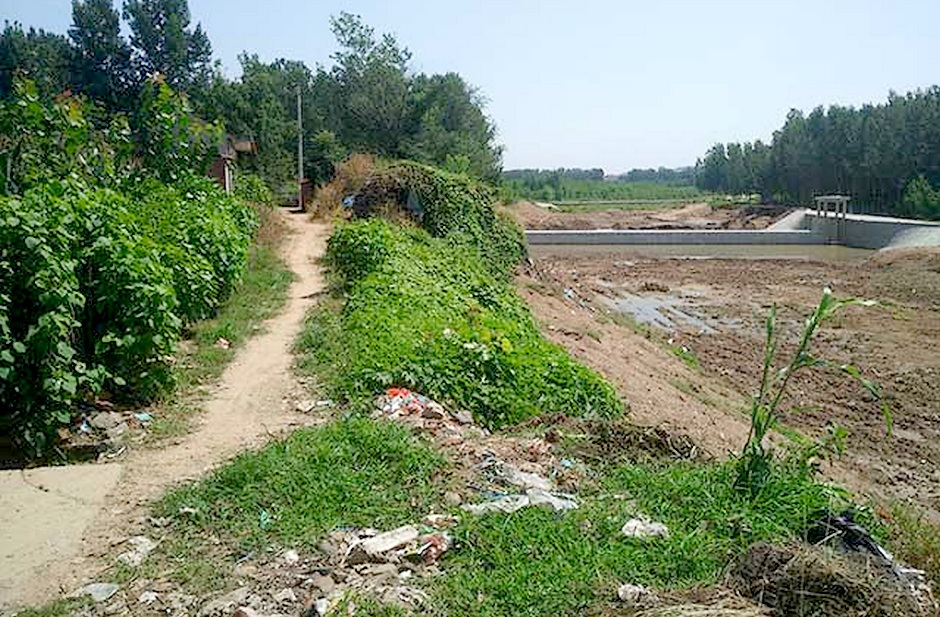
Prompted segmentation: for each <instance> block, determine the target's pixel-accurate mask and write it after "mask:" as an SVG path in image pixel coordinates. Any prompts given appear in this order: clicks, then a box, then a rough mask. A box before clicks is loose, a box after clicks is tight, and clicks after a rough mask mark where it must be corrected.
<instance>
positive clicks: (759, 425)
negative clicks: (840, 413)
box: [735, 287, 892, 493]
mask: <svg viewBox="0 0 940 617" xmlns="http://www.w3.org/2000/svg"><path fill="white" fill-rule="evenodd" d="M873 304H874V302H872V301H870V300H860V299H858V298H846V299H836V298H835V297H834V296H833V295H832V291H831V290H830V289H829V288H828V287H827V288H825V289H824V290H823V295H822V299H821V300H820V301H819V304H818V305H817V307H816V309H815V310H814V311H813V313H812V314H811V315H810V316H809V317H808V318H807V319H806V322H805V324H804V326H803V333H802V335H801V337H800V341H799V343H798V345H797V347H796V350H795V352H794V353H793V357H792V358H791V359H790V361H789V363H787V365H786V366H784V367H782V368H780V369H779V370H774V366H775V360H776V356H777V346H778V343H779V336H778V332H777V308H776V306H774V307H772V308H771V310H770V313H769V314H768V316H767V320H766V322H765V331H766V339H765V344H764V362H763V371H762V374H761V381H760V389H759V390H758V392H757V394H756V395H755V396H754V397H753V400H752V402H751V426H750V431H749V433H748V438H747V443H746V444H745V445H744V449H743V450H742V452H741V456H740V457H739V458H738V461H737V477H736V479H735V485H736V486H737V487H738V488H741V489H747V490H750V491H751V492H752V493H757V492H759V491H760V490H761V488H762V487H763V486H764V485H765V484H766V482H767V478H768V477H769V476H770V473H771V466H772V464H773V453H772V450H771V449H770V447H769V446H768V445H767V444H766V443H765V441H766V439H765V438H766V436H767V434H768V433H769V432H770V430H771V429H773V428H774V426H775V425H776V424H777V422H778V421H779V418H780V403H781V401H782V399H783V396H784V394H785V393H786V391H787V386H788V385H789V384H790V380H791V379H792V378H793V375H794V374H796V373H797V372H800V371H802V370H804V369H814V368H815V369H818V368H835V369H837V370H839V371H841V372H842V373H844V374H846V375H848V376H849V377H851V378H853V379H855V380H856V381H858V382H859V383H860V384H861V385H862V386H863V387H864V388H865V389H866V390H868V392H869V393H870V394H871V395H872V396H874V397H875V398H876V399H879V400H881V401H882V412H883V413H884V418H885V425H886V428H887V431H888V433H890V432H891V428H892V415H891V409H890V408H889V407H888V404H887V402H886V401H884V400H883V399H882V397H881V390H880V388H879V387H878V386H877V385H876V384H875V383H873V382H871V381H870V380H868V379H867V378H865V377H864V376H863V375H862V373H861V371H860V370H859V369H858V368H857V367H856V366H853V365H851V364H839V363H833V362H832V361H829V360H824V359H821V358H817V357H816V356H814V355H813V354H812V353H810V347H811V343H812V339H813V335H815V334H816V332H817V330H818V329H819V327H820V326H821V325H822V324H823V323H824V322H826V321H827V320H829V319H831V318H832V317H833V316H834V315H835V314H836V313H837V312H839V311H840V310H842V309H844V308H845V307H848V306H853V305H861V306H872V305H873ZM830 435H831V436H832V439H831V440H830V442H831V443H832V444H834V445H836V447H841V445H840V444H841V443H842V442H844V439H845V434H844V432H843V431H840V430H839V429H838V428H836V429H834V430H830ZM819 451H820V450H819V449H818V448H817V449H809V450H805V452H806V453H808V454H807V455H811V454H817V453H819Z"/></svg>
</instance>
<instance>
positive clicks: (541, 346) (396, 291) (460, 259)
mask: <svg viewBox="0 0 940 617" xmlns="http://www.w3.org/2000/svg"><path fill="white" fill-rule="evenodd" d="M327 259H328V262H329V264H330V265H331V267H332V269H333V271H334V273H336V274H337V275H338V276H339V277H340V279H341V281H340V282H341V283H342V285H343V286H344V288H345V289H346V293H347V296H348V300H347V302H346V305H345V307H343V308H342V309H339V308H336V307H334V309H332V310H331V309H330V308H324V309H322V310H320V311H319V312H317V313H315V314H314V315H313V316H312V317H311V320H310V322H309V323H308V327H307V328H306V330H305V335H304V337H303V339H302V341H301V347H302V348H303V349H304V350H305V352H306V354H307V361H308V363H309V364H311V365H312V366H314V367H316V369H317V370H318V372H319V373H320V374H321V375H323V376H324V378H325V379H326V381H327V382H328V383H329V385H330V386H332V388H333V389H334V390H335V391H336V393H337V394H338V395H340V396H345V397H347V398H350V399H361V398H369V397H371V396H373V395H374V394H375V393H377V392H379V391H381V390H382V389H383V388H385V387H388V386H391V385H404V386H408V387H412V388H415V389H417V390H420V391H421V392H423V393H425V394H427V395H429V396H431V397H434V398H436V399H438V400H440V401H442V402H443V403H445V404H449V405H452V406H455V407H457V408H463V409H467V410H470V411H472V412H473V413H474V414H475V415H476V417H477V418H478V419H479V420H480V421H481V422H482V423H484V424H486V425H488V426H491V427H497V426H502V425H506V424H511V423H515V422H519V421H521V420H524V419H525V418H528V417H531V416H533V415H537V414H540V413H554V412H563V413H568V414H571V415H577V416H581V415H595V416H601V417H610V416H614V415H617V414H618V413H620V412H621V410H622V406H621V403H620V401H619V400H618V398H617V395H616V393H615V392H614V390H613V388H612V387H611V386H610V385H609V384H608V383H607V382H606V381H604V380H603V379H602V378H601V377H600V376H598V375H597V374H596V373H594V372H593V371H591V370H590V369H588V368H586V367H584V366H582V365H580V364H578V363H577V362H575V361H574V360H572V359H571V358H570V357H569V356H568V354H567V353H566V352H565V351H564V350H563V349H562V348H560V347H558V346H557V345H554V344H552V343H550V342H548V341H546V340H545V339H544V338H542V336H541V334H540V332H539V329H538V326H537V325H536V323H535V321H534V319H533V317H532V315H531V314H530V313H529V311H528V309H527V307H526V306H525V305H524V304H523V302H522V301H521V300H520V299H519V298H518V296H516V294H515V292H514V291H513V289H512V288H511V286H510V285H508V284H507V283H506V281H505V280H504V279H503V278H502V277H501V276H495V275H494V274H493V272H492V271H491V269H490V268H488V267H487V263H486V261H485V258H484V256H483V255H482V254H481V251H480V250H479V249H477V247H476V246H475V245H474V244H472V243H471V242H470V241H469V239H468V236H467V234H465V233H456V234H453V235H451V236H449V237H445V238H434V237H432V236H430V235H429V234H428V233H427V232H425V231H424V230H420V229H406V228H401V227H397V226H394V225H392V224H390V223H388V222H386V221H382V220H371V221H357V222H353V223H348V224H346V225H343V226H340V227H339V228H338V229H337V231H336V232H335V234H334V236H333V238H331V240H330V244H329V248H328V250H327Z"/></svg>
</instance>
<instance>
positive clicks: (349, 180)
mask: <svg viewBox="0 0 940 617" xmlns="http://www.w3.org/2000/svg"><path fill="white" fill-rule="evenodd" d="M374 170H375V159H374V158H373V157H372V156H371V155H369V154H352V155H350V156H349V158H347V159H346V160H345V161H343V162H342V163H340V164H339V165H337V166H336V172H335V173H334V174H333V179H332V180H331V181H330V182H328V183H327V184H324V185H323V186H321V187H320V188H318V189H317V192H316V194H315V195H314V197H313V217H314V218H317V219H321V220H322V219H334V218H337V217H338V216H342V214H343V198H344V197H346V196H347V195H349V194H350V193H355V192H356V191H358V190H359V189H361V188H362V186H363V185H364V184H365V182H366V180H367V179H368V178H369V176H370V175H371V174H372V172H373V171H374Z"/></svg>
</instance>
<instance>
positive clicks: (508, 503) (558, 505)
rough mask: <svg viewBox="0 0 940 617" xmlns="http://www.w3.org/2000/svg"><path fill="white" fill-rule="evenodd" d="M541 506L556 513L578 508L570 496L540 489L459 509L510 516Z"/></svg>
mask: <svg viewBox="0 0 940 617" xmlns="http://www.w3.org/2000/svg"><path fill="white" fill-rule="evenodd" d="M541 505H546V506H549V507H551V508H552V509H554V510H556V511H558V512H563V511H565V510H575V509H577V507H578V503H577V502H576V501H574V498H573V496H571V495H566V494H563V493H558V494H553V493H549V492H547V491H543V490H540V489H529V490H527V491H526V492H525V494H523V495H505V496H502V497H498V498H497V499H493V500H491V501H485V502H483V503H476V504H470V503H468V504H464V505H463V506H461V507H462V508H463V509H464V510H466V511H467V512H469V513H471V514H475V515H477V516H480V515H482V514H486V513H488V512H503V513H505V514H510V513H512V512H515V511H517V510H521V509H522V508H526V507H529V506H541Z"/></svg>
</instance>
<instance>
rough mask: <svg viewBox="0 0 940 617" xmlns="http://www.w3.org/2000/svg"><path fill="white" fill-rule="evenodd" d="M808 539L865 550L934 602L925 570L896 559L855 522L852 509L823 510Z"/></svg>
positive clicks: (876, 562)
mask: <svg viewBox="0 0 940 617" xmlns="http://www.w3.org/2000/svg"><path fill="white" fill-rule="evenodd" d="M806 538H807V540H809V541H810V542H811V543H813V544H815V545H817V546H819V545H822V544H829V545H833V544H835V545H836V547H837V548H838V549H840V550H842V551H843V552H846V553H866V554H868V555H870V556H871V557H873V558H874V559H873V561H874V562H875V564H877V565H878V566H881V567H882V568H883V569H885V570H886V571H888V572H890V573H891V574H893V575H894V576H895V577H896V578H897V579H898V581H900V582H901V583H902V584H903V585H904V586H905V587H907V588H908V589H909V590H910V591H911V592H912V593H913V594H914V595H915V596H917V597H919V598H929V600H930V601H932V595H931V591H930V585H929V583H928V582H927V574H926V572H924V571H923V570H918V569H917V568H911V567H909V566H906V565H904V564H902V563H900V562H898V561H897V560H895V558H894V555H892V554H891V553H889V552H888V550H887V549H885V548H884V547H883V546H881V545H880V544H878V542H877V541H876V540H875V539H874V538H873V537H872V535H871V533H869V531H868V530H867V529H865V528H864V527H862V526H861V525H859V524H858V523H856V522H855V519H854V517H853V516H852V512H851V511H845V512H843V513H842V514H833V513H831V512H824V513H823V514H822V515H821V516H820V518H819V520H818V521H817V522H816V523H815V524H814V525H813V526H812V527H811V528H810V529H809V530H808V531H807V533H806Z"/></svg>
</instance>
